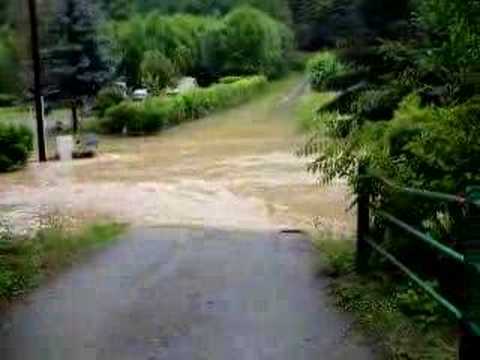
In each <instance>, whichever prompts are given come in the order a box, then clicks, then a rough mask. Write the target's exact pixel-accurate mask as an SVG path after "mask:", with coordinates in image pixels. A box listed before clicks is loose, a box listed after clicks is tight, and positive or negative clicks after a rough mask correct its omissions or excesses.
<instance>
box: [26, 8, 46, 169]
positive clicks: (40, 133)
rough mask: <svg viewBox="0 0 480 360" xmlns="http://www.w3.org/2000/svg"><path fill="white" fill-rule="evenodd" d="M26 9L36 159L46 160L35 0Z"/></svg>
mask: <svg viewBox="0 0 480 360" xmlns="http://www.w3.org/2000/svg"><path fill="white" fill-rule="evenodd" d="M28 9H29V14H30V42H31V45H32V61H33V75H34V86H33V92H34V99H35V113H36V118H37V140H38V141H37V142H38V159H39V161H40V162H45V161H47V149H46V145H45V126H44V119H43V101H42V84H41V63H40V61H41V59H40V44H39V40H38V20H37V4H36V0H28Z"/></svg>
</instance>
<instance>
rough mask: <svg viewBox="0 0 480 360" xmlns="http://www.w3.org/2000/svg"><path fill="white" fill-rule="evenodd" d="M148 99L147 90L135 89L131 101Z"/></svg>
mask: <svg viewBox="0 0 480 360" xmlns="http://www.w3.org/2000/svg"><path fill="white" fill-rule="evenodd" d="M147 97H148V90H147V89H136V90H134V91H133V94H132V99H133V100H134V101H143V100H145V99H146V98H147Z"/></svg>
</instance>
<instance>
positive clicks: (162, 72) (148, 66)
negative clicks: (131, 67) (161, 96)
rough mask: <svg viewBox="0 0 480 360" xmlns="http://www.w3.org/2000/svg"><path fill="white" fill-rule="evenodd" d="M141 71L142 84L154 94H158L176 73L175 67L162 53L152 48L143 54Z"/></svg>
mask: <svg viewBox="0 0 480 360" xmlns="http://www.w3.org/2000/svg"><path fill="white" fill-rule="evenodd" d="M141 73H142V82H143V84H144V85H145V86H147V87H148V88H149V89H150V91H152V92H153V93H154V94H158V93H160V91H161V90H162V89H163V88H165V87H166V86H167V85H168V84H170V82H171V81H172V79H173V77H174V76H175V74H176V69H175V66H174V65H173V64H172V62H171V61H170V60H169V59H168V58H167V57H166V56H165V55H164V54H163V53H161V52H160V51H158V50H152V51H147V52H146V53H145V54H144V57H143V61H142V64H141Z"/></svg>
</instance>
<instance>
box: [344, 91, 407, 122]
mask: <svg viewBox="0 0 480 360" xmlns="http://www.w3.org/2000/svg"><path fill="white" fill-rule="evenodd" d="M404 95H405V94H402V93H401V92H398V91H396V89H392V88H379V89H375V90H367V91H365V92H363V93H362V94H360V96H359V97H358V98H357V100H356V102H355V103H353V104H352V106H353V109H352V110H353V112H354V113H355V114H357V115H359V116H360V117H362V118H365V119H369V120H372V121H376V120H389V119H391V118H392V117H393V114H394V112H395V110H396V109H397V107H398V105H399V103H400V102H401V101H402V99H403V96H404Z"/></svg>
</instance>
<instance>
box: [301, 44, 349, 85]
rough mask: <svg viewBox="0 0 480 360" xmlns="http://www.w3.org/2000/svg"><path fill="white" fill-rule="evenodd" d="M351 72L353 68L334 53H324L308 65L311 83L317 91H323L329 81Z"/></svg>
mask: <svg viewBox="0 0 480 360" xmlns="http://www.w3.org/2000/svg"><path fill="white" fill-rule="evenodd" d="M350 70H351V67H350V66H349V65H347V64H345V63H343V62H342V61H340V60H339V59H338V58H337V56H336V55H335V54H334V53H332V52H322V53H320V54H318V55H316V56H315V57H313V58H312V59H311V60H310V61H309V62H308V64H307V71H308V77H309V81H310V84H311V86H312V87H313V88H314V89H315V90H323V89H324V88H325V85H326V83H327V82H328V81H329V80H331V79H332V78H334V77H337V76H339V75H341V74H344V73H346V72H348V71H350Z"/></svg>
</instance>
